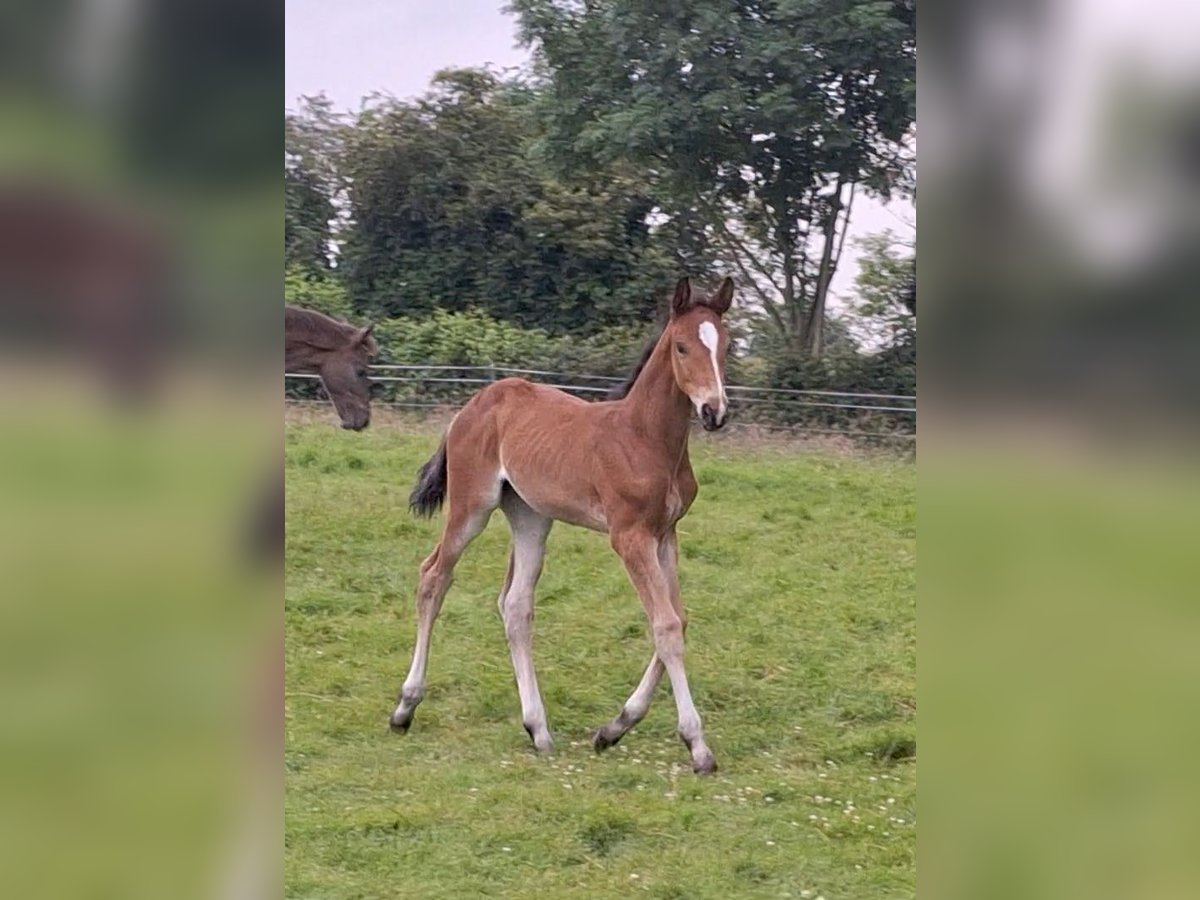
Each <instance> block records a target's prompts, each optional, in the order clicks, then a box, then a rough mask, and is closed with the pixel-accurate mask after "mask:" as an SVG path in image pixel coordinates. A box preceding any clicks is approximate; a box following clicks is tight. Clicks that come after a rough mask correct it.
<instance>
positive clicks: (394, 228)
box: [331, 69, 678, 334]
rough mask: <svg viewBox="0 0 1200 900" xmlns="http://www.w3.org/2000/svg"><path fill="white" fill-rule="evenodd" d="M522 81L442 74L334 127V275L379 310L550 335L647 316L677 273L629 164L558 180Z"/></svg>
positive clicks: (666, 237)
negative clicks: (416, 94)
mask: <svg viewBox="0 0 1200 900" xmlns="http://www.w3.org/2000/svg"><path fill="white" fill-rule="evenodd" d="M533 96H534V93H533V90H532V89H531V88H530V87H529V86H528V85H526V84H525V83H523V82H522V81H520V80H518V79H508V80H504V79H501V78H499V77H498V76H496V75H495V74H493V73H491V72H489V71H486V70H474V69H466V70H450V71H445V72H442V73H440V74H439V75H438V76H437V78H435V79H434V84H433V88H432V90H431V91H430V93H428V94H427V95H426V96H424V97H422V98H420V99H419V100H417V101H414V102H402V101H398V100H395V99H392V98H382V97H377V98H374V99H373V100H371V101H369V102H368V103H367V104H366V106H365V107H364V109H363V111H362V112H361V113H360V114H359V115H358V116H357V117H356V118H355V119H354V120H353V121H350V122H340V123H336V124H335V125H333V126H331V127H334V128H336V130H337V131H338V132H339V134H340V139H339V140H340V147H341V149H340V151H339V153H340V155H339V158H338V168H339V173H340V175H341V177H342V179H343V181H344V184H345V185H346V202H347V206H348V224H347V225H346V227H345V229H344V231H343V232H342V233H341V234H340V235H339V237H340V240H341V242H342V248H341V249H342V252H341V261H340V266H341V268H342V270H343V275H342V277H343V278H344V281H345V283H346V286H347V288H348V289H349V291H350V294H351V296H352V297H353V298H354V302H355V306H356V307H357V308H358V309H359V310H361V311H362V312H364V313H370V314H374V315H377V316H397V315H408V316H412V315H420V314H425V313H429V312H431V311H432V310H434V309H440V310H446V311H451V312H461V311H464V310H466V309H469V308H478V309H481V310H484V311H486V312H487V313H489V314H490V315H492V316H494V317H496V318H500V319H504V320H506V321H510V322H513V323H516V324H519V325H523V326H526V327H537V328H543V329H545V330H546V331H548V332H551V333H554V334H564V333H568V332H569V333H574V334H592V333H595V332H597V331H600V330H602V329H605V328H608V327H611V326H614V325H620V324H630V323H636V322H640V321H645V320H646V319H647V318H650V316H651V315H652V314H653V311H654V309H655V307H656V305H657V302H658V299H659V296H660V295H661V293H662V292H663V290H664V285H667V284H669V283H670V281H671V279H672V278H673V277H674V276H675V273H676V271H677V269H678V265H677V262H676V260H675V257H674V253H673V250H672V240H671V233H670V232H665V233H663V234H659V233H658V232H657V231H656V230H655V229H652V228H651V227H650V226H649V225H648V217H649V216H650V214H651V212H652V211H653V209H654V208H655V205H656V204H655V200H654V198H653V196H652V194H651V193H650V191H649V190H648V188H647V185H646V184H645V181H644V179H643V178H641V177H640V176H639V175H638V174H637V173H636V171H635V170H631V169H628V168H621V167H615V166H610V167H592V168H590V169H588V170H585V171H581V172H578V173H574V174H573V175H570V176H563V175H554V174H552V173H551V172H550V171H549V170H548V168H547V167H546V166H545V165H544V164H543V163H542V162H541V160H540V159H539V158H538V156H537V152H536V149H535V148H536V146H537V145H538V143H539V139H540V126H539V122H538V120H537V119H536V118H535V116H534V114H533V107H532V99H533Z"/></svg>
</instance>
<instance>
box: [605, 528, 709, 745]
mask: <svg viewBox="0 0 1200 900" xmlns="http://www.w3.org/2000/svg"><path fill="white" fill-rule="evenodd" d="M658 564H659V566H660V567H661V568H662V571H663V575H664V576H666V579H667V588H668V590H669V591H670V596H671V607H672V609H674V610H675V614H676V615H677V616H679V619H680V621H681V622H682V623H683V630H684V632H685V633H686V632H687V613H686V612H685V611H684V609H683V601H682V600H681V598H680V596H679V541H678V539H677V538H676V537H675V529H674V528H672V529H671V531H670V532H669V533H668V534H667V535H666V537H664V538H663V539H662V540H661V541H659V543H658ZM665 671H666V669H665V667H664V666H663V664H662V660H660V659H659V658H658V654H657V653H655V654H654V655H653V656H651V657H650V664H649V665H647V666H646V672H645V674H644V675H642V680H641V681H640V682H638V686H637V687H636V688H635V689H634V691H633V693H632V694H630V695H629V699H628V700H626V701H625V704H624V705H623V706H622V707H621V711H620V712H619V713H618V714H617V717H616V718H615V719H613V720H612V721H611V722H609V723H607V724H606V725H604V726H602V727H601V728H600V729H599V730H598V731H597V732H596V733H595V734H594V735H593V736H592V746H593V747H595V748H596V752H600V751H601V750H607V749H608V748H609V747H611V746H613V745H614V744H616V743H617V742H618V741H620V740H621V738H623V737H624V736H625V734H626V733H627V732H628V731H629V729H631V728H633V726H634V725H636V724H637V723H638V722H640V721H642V719H644V718H645V717H646V713H647V712H649V711H650V701H651V700H653V699H654V692H655V690H657V688H658V683H659V681H661V680H662V676H663V672H665Z"/></svg>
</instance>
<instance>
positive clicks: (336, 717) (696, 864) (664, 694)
mask: <svg viewBox="0 0 1200 900" xmlns="http://www.w3.org/2000/svg"><path fill="white" fill-rule="evenodd" d="M437 441H438V433H437V432H436V431H426V432H416V433H414V432H413V431H412V430H410V429H408V428H405V429H404V430H399V429H391V428H386V427H378V426H374V427H373V428H372V429H371V430H370V431H367V432H363V433H362V434H354V435H347V434H343V433H341V432H340V431H339V430H338V429H335V428H332V427H330V426H329V425H328V423H325V422H322V423H319V424H316V425H312V426H308V427H303V426H301V427H296V426H291V427H289V428H288V432H287V436H286V467H287V490H288V496H287V510H288V529H287V542H288V544H287V573H286V579H287V580H286V589H285V590H286V595H285V616H286V632H285V634H286V657H287V658H286V664H287V710H286V715H287V747H286V752H285V765H286V767H287V779H288V792H287V800H286V802H287V809H286V829H287V834H286V840H285V844H286V851H285V852H286V861H285V867H286V878H287V890H286V893H287V895H288V896H294V897H318V896H319V897H345V896H362V897H390V896H396V895H397V894H401V895H405V896H416V897H430V898H434V897H476V896H485V895H486V896H492V897H528V896H530V895H532V894H536V895H538V896H544V897H613V896H623V895H625V894H627V893H635V894H642V893H646V894H647V896H651V897H656V896H676V897H694V898H725V897H768V898H778V897H780V896H782V895H783V894H785V893H788V894H790V895H791V896H793V897H796V898H799V897H802V896H811V897H814V898H815V897H818V896H825V897H830V898H838V897H852V898H857V900H872V898H880V900H883V898H894V897H911V896H913V894H914V891H915V844H916V840H915V834H916V827H915V818H916V807H917V797H916V765H915V761H913V760H911V759H907V758H906V757H907V756H908V754H909V753H910V752H911V748H912V743H913V741H914V740H915V736H916V731H917V723H916V712H915V709H916V706H915V696H916V695H915V690H916V682H915V671H916V663H915V660H916V655H915V654H916V615H915V565H914V556H915V540H916V508H915V499H916V498H915V470H914V468H913V466H912V465H911V464H908V463H901V462H896V461H892V460H869V461H868V460H862V459H853V458H828V457H824V456H820V455H813V454H811V453H806V454H798V453H787V452H778V451H762V452H755V451H752V450H748V449H747V448H745V447H739V446H737V445H736V444H729V443H724V442H722V443H717V442H713V441H709V440H697V441H696V442H695V444H694V453H693V458H694V459H695V462H696V468H697V476H698V478H699V481H700V494H699V497H698V498H697V500H696V503H695V505H694V507H693V508H692V510H691V512H689V514H688V516H687V518H686V519H684V521H683V523H682V527H683V530H684V532H685V533H684V534H683V535H682V536H681V544H682V550H683V552H684V559H683V560H682V562H681V566H680V569H681V578H682V588H683V598H684V602H685V603H686V605H687V607H688V610H689V613H690V625H689V628H688V634H687V640H688V648H687V664H688V675H689V678H690V680H691V684H692V690H693V694H694V696H695V699H696V704H697V706H698V708H699V710H700V712H701V714H702V715H703V716H704V719H705V727H706V731H707V735H708V738H709V742H710V743H711V745H712V747H713V750H714V752H715V753H716V754H717V759H718V761H719V762H720V764H721V767H722V768H721V771H720V772H719V773H718V775H717V776H716V777H715V778H711V779H706V778H698V777H696V776H694V775H693V774H692V773H691V771H690V768H689V767H688V765H687V751H686V750H685V748H684V747H683V745H682V744H681V743H680V741H679V739H678V737H677V736H676V734H675V727H676V722H675V710H674V706H673V703H672V698H671V693H670V690H669V689H668V688H667V687H666V686H665V685H664V686H663V687H661V688H660V689H659V691H658V693H657V696H656V698H655V701H654V705H653V706H652V708H651V710H650V713H649V715H648V717H647V718H646V720H645V721H644V722H642V723H641V724H640V725H639V726H638V727H637V728H636V729H634V731H633V732H631V733H630V734H629V735H628V736H626V737H625V739H624V740H623V741H622V742H621V744H619V745H618V746H617V747H615V748H613V749H612V750H610V751H608V752H607V753H606V754H604V755H600V756H597V755H596V754H595V753H594V752H593V750H592V748H591V745H590V743H589V742H588V736H589V733H590V731H591V729H593V728H595V727H596V726H598V725H599V724H601V723H602V722H604V721H606V720H608V719H609V718H611V717H612V716H613V715H614V714H615V713H616V712H617V711H618V709H619V708H620V704H621V701H622V700H623V699H624V698H625V697H626V696H628V694H629V692H630V691H631V690H632V689H633V687H634V685H635V684H636V683H637V681H638V679H639V678H640V677H641V674H642V670H643V668H644V666H645V664H646V661H647V659H648V658H649V654H650V642H649V639H648V637H647V634H646V619H645V614H644V613H643V611H642V609H641V605H640V604H639V603H638V601H637V599H636V597H635V596H634V594H633V591H632V589H631V588H630V586H629V582H628V580H627V578H626V576H625V573H624V571H623V569H622V567H621V564H620V561H619V560H618V559H617V557H616V555H615V554H614V553H613V552H612V550H611V549H610V547H609V545H608V541H607V540H606V539H605V538H604V537H603V536H602V535H597V534H592V533H590V532H587V531H584V530H583V529H578V528H572V527H569V526H565V525H561V524H560V525H558V526H556V527H555V530H554V532H553V533H552V534H551V537H550V543H549V550H548V554H547V560H546V562H547V564H546V570H545V573H544V574H543V576H542V578H541V581H540V583H539V585H538V607H537V623H536V624H537V635H536V637H535V647H534V654H535V658H536V661H537V666H538V675H539V676H540V681H541V687H542V691H543V694H544V697H545V700H546V706H547V712H548V714H549V719H550V726H551V728H552V729H553V731H554V735H555V739H556V743H557V748H558V749H557V751H556V753H555V754H554V755H553V756H551V757H548V758H539V757H537V756H535V755H534V754H533V753H532V752H530V750H529V749H528V738H527V737H526V735H525V732H524V731H523V730H522V728H521V714H520V705H519V702H518V699H517V695H516V689H515V688H514V686H513V677H512V669H511V665H510V662H509V658H508V650H507V647H506V645H505V641H504V628H503V626H502V624H501V623H500V620H499V619H498V617H497V615H496V592H497V591H498V590H499V586H500V585H501V584H502V583H503V580H504V573H505V566H506V565H507V558H508V553H507V550H508V540H509V537H508V529H507V528H506V526H505V524H504V519H503V517H502V516H499V515H497V516H493V517H492V522H491V525H490V526H489V527H488V528H487V529H486V530H485V531H484V533H483V534H482V535H480V537H479V538H478V539H477V540H476V541H475V542H474V543H473V544H472V545H471V547H470V548H469V549H468V550H467V552H466V553H465V554H464V556H463V558H462V560H461V562H460V563H459V565H458V568H457V569H456V572H455V581H454V586H453V587H452V588H451V590H450V593H449V595H448V596H447V598H446V603H445V606H444V607H443V610H442V614H441V616H440V617H439V620H438V623H437V627H436V632H435V635H434V640H433V651H432V655H431V657H430V664H429V690H428V693H427V695H426V699H425V702H424V703H423V704H422V705H421V707H420V709H419V710H418V711H417V715H416V720H415V722H414V724H413V727H412V730H411V731H410V732H409V733H408V734H407V735H405V736H398V735H394V734H391V733H390V732H389V731H388V727H387V715H388V713H389V711H390V709H391V703H392V702H393V701H394V700H395V694H396V689H397V687H398V685H399V682H400V680H401V679H402V678H403V677H404V671H405V667H406V666H407V663H408V654H409V653H410V652H411V648H412V640H413V634H414V630H415V623H414V611H413V602H412V598H413V595H414V591H415V579H416V575H417V572H418V568H419V566H420V562H421V559H422V558H423V556H424V555H425V554H427V553H428V552H429V550H430V548H432V547H433V545H434V543H435V542H436V540H437V535H438V530H439V528H440V522H439V521H432V522H430V521H423V520H416V519H413V518H411V517H409V516H408V515H407V514H406V513H405V511H404V507H405V504H406V499H407V492H408V489H409V486H410V484H411V480H412V476H413V474H414V472H415V470H416V469H417V467H418V466H419V465H420V464H421V463H422V462H424V461H425V459H427V458H428V456H429V454H430V453H431V452H432V450H433V449H434V447H435V446H436V445H437ZM798 544H800V545H803V547H804V559H805V564H804V565H797V564H796V547H797V546H798ZM893 747H902V748H905V749H904V750H903V752H901V753H897V752H895V751H892V750H891V749H890V748H893ZM827 761H828V762H827ZM825 798H829V799H825ZM889 798H891V799H890V800H889ZM847 804H849V805H850V806H851V807H852V808H851V809H849V810H848V809H847V808H846V807H847ZM896 819H900V820H902V821H900V822H897V821H895V820H896ZM634 874H636V875H638V878H637V879H634V878H632V877H631V876H632V875H634ZM643 887H644V888H645V891H643V890H642V888H643Z"/></svg>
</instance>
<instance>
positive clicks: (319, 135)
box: [283, 98, 337, 273]
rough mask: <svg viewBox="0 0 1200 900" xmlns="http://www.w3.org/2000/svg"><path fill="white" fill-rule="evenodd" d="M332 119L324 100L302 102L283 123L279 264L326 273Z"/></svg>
mask: <svg viewBox="0 0 1200 900" xmlns="http://www.w3.org/2000/svg"><path fill="white" fill-rule="evenodd" d="M335 121H336V117H335V116H334V115H333V113H332V108H331V106H330V104H329V102H328V101H327V100H325V99H324V98H315V99H308V100H306V101H305V102H304V103H303V104H302V106H301V112H300V113H289V114H288V115H287V116H286V117H285V119H284V147H285V154H284V169H283V187H284V206H283V223H284V264H285V265H286V266H288V267H293V268H300V269H304V270H307V271H309V272H314V273H321V272H325V271H327V270H328V269H329V252H330V241H331V240H332V238H333V229H332V226H331V222H332V220H333V219H334V216H335V212H336V211H335V209H334V205H333V199H334V197H335V195H336V193H337V178H336V175H335V171H334V167H335V165H336V158H337V154H336V152H335V147H334V144H333V143H332V140H333V136H334V135H335V134H336V130H335V129H334V128H332V127H331V125H332V124H333V123H334V122H335Z"/></svg>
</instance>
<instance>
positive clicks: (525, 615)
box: [500, 489, 554, 752]
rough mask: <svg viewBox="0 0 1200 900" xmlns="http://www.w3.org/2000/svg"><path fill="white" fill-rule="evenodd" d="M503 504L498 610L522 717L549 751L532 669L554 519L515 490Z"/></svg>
mask: <svg viewBox="0 0 1200 900" xmlns="http://www.w3.org/2000/svg"><path fill="white" fill-rule="evenodd" d="M500 508H501V509H503V510H504V515H505V517H506V518H507V519H508V524H509V527H510V528H511V529H512V536H513V546H512V557H511V559H510V561H509V566H508V572H509V577H508V587H507V589H506V590H505V591H504V593H502V594H501V595H500V615H501V616H503V617H504V633H505V635H506V636H507V637H508V650H509V654H510V655H511V656H512V664H513V672H515V673H516V676H517V693H518V694H520V697H521V721H522V722H523V723H524V725H525V730H526V731H527V732H529V737H530V738H531V739H532V740H533V745H534V746H535V747H537V749H538V750H541V751H543V752H549V751H551V750H553V749H554V741H553V739H552V738H551V737H550V728H549V726H548V725H547V723H546V708H545V706H543V705H542V695H541V692H540V691H539V690H538V682H537V673H536V672H534V669H533V592H534V588H535V587H536V585H537V580H538V577H539V576H540V575H541V574H542V559H543V557H544V556H545V554H546V536H547V535H549V534H550V526H551V525H552V524H553V520H552V519H548V518H545V517H544V516H540V515H538V514H537V513H536V512H534V511H533V509H532V508H530V506H529V504H527V503H526V502H525V501H524V500H522V499H521V498H520V497H518V496H517V494H516V493H515V492H514V491H512V490H511V489H510V490H508V491H505V493H504V498H503V499H502V500H501V501H500Z"/></svg>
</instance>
